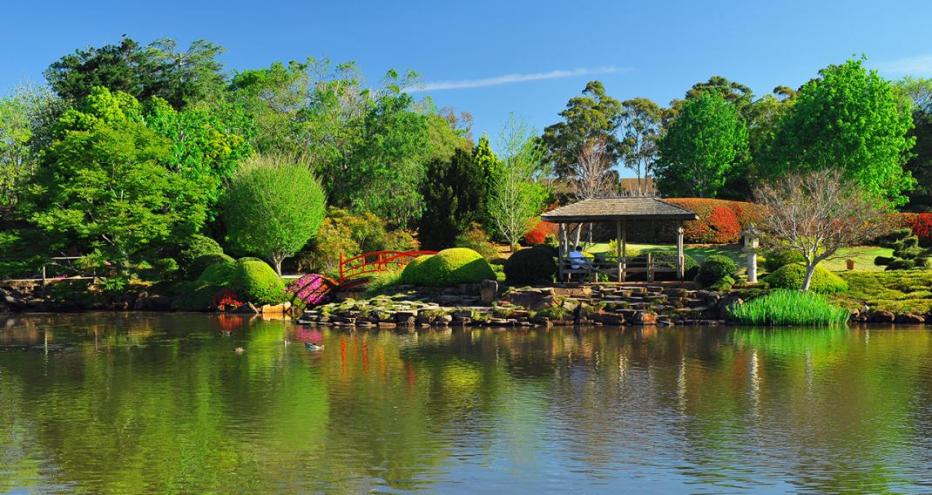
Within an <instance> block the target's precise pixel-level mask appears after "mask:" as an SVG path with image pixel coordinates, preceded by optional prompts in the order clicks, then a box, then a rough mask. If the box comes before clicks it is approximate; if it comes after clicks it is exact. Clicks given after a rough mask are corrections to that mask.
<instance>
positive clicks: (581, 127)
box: [542, 81, 622, 178]
mask: <svg viewBox="0 0 932 495" xmlns="http://www.w3.org/2000/svg"><path fill="white" fill-rule="evenodd" d="M621 113H622V106H621V102H619V101H618V100H616V99H615V98H612V97H611V96H608V95H607V94H606V93H605V86H603V85H602V83H601V82H599V81H590V82H589V83H587V84H586V87H585V88H584V89H583V92H582V95H581V96H576V97H573V98H571V99H570V101H569V102H568V103H567V104H566V109H564V110H563V111H562V112H560V117H561V118H562V119H563V121H562V122H558V123H556V124H553V125H551V126H549V127H547V128H546V129H544V134H543V139H542V140H543V144H544V146H546V147H547V161H548V162H550V164H551V166H552V167H553V170H554V172H555V173H556V175H557V177H560V178H567V177H570V176H571V175H572V168H573V165H575V164H576V163H577V161H578V159H579V153H580V151H581V150H582V147H583V145H585V143H587V142H588V141H590V140H592V139H593V138H601V139H604V140H606V142H607V144H608V146H607V148H608V153H609V155H610V157H611V161H612V162H614V161H615V160H616V159H617V158H618V157H619V156H620V153H621V142H620V141H619V139H618V137H617V136H616V131H617V129H618V126H619V123H620V121H619V120H620V117H621Z"/></svg>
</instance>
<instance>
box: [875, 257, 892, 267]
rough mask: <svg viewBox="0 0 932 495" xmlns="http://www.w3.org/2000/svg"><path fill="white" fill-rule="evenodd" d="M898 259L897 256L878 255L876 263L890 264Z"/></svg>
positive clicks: (878, 264) (879, 264) (880, 264)
mask: <svg viewBox="0 0 932 495" xmlns="http://www.w3.org/2000/svg"><path fill="white" fill-rule="evenodd" d="M894 261H896V258H892V257H890V256H877V257H876V258H874V264H875V265H877V266H889V265H890V263H893V262H894Z"/></svg>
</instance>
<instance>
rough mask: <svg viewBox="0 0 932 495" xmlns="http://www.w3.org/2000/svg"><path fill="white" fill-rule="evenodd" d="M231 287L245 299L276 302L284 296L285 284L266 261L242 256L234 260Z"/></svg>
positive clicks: (267, 302)
mask: <svg viewBox="0 0 932 495" xmlns="http://www.w3.org/2000/svg"><path fill="white" fill-rule="evenodd" d="M231 285H232V287H231V288H232V289H233V291H234V292H236V293H237V294H239V295H240V296H242V297H244V298H245V299H246V300H248V301H250V302H254V303H259V304H277V303H280V302H282V301H283V300H284V298H285V295H284V294H285V284H284V283H283V282H282V279H281V278H280V277H279V276H278V274H277V273H275V270H273V269H272V267H271V266H269V264H268V263H266V262H264V261H261V260H255V259H249V258H243V259H241V260H239V261H237V262H236V273H235V275H234V277H233V283H232V284H231Z"/></svg>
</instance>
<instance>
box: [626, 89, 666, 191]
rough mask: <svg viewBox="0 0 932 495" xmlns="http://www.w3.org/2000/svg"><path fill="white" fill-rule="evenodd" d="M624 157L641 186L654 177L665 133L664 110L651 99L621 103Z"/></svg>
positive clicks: (634, 99) (637, 99)
mask: <svg viewBox="0 0 932 495" xmlns="http://www.w3.org/2000/svg"><path fill="white" fill-rule="evenodd" d="M621 108H622V112H621V122H620V126H619V131H620V133H621V150H622V153H621V158H622V160H623V162H624V165H625V167H626V168H629V169H631V170H633V171H634V173H635V176H636V177H637V179H638V185H639V186H641V187H642V189H641V190H642V191H643V190H644V189H643V184H642V181H641V179H642V178H644V179H646V178H648V177H650V176H651V172H652V168H653V166H654V163H655V162H656V161H657V141H658V140H659V139H660V135H661V132H662V131H663V109H662V108H660V105H658V104H656V103H654V102H653V101H652V100H650V99H648V98H633V99H630V100H625V101H623V102H621Z"/></svg>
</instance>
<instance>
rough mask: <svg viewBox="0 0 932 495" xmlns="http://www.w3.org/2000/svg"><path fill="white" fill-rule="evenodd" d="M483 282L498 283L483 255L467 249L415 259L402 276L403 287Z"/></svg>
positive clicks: (452, 250) (452, 249)
mask: <svg viewBox="0 0 932 495" xmlns="http://www.w3.org/2000/svg"><path fill="white" fill-rule="evenodd" d="M412 265H413V266H412ZM482 280H495V272H494V271H492V267H491V266H490V265H489V262H488V261H486V260H485V258H483V257H482V255H481V254H479V253H477V252H475V251H473V250H472V249H467V248H451V249H444V250H443V251H440V252H439V253H437V254H435V255H433V256H429V257H427V259H423V260H420V258H418V259H415V260H414V261H412V262H411V263H409V264H408V266H407V267H405V270H404V271H403V272H402V275H401V282H402V283H405V284H414V285H425V286H434V287H446V286H451V285H458V284H468V283H476V282H481V281H482Z"/></svg>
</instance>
